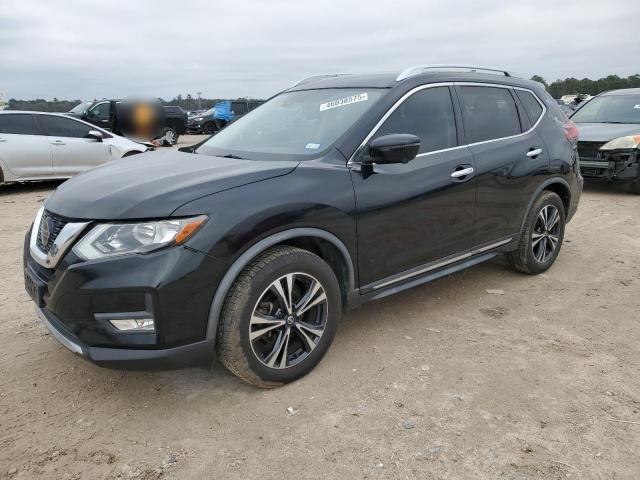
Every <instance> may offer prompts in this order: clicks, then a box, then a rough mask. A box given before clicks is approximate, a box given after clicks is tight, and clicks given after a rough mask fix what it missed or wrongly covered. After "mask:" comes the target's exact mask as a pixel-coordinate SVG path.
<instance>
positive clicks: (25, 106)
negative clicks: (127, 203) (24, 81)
mask: <svg viewBox="0 0 640 480" xmlns="http://www.w3.org/2000/svg"><path fill="white" fill-rule="evenodd" d="M531 80H535V81H536V82H540V83H543V84H544V85H545V87H546V88H547V90H548V92H549V93H550V94H551V95H552V96H553V97H554V98H560V97H561V96H563V95H570V94H573V93H576V94H579V93H588V94H590V95H597V94H598V93H602V92H606V91H608V90H617V89H620V88H640V74H635V75H630V76H628V77H619V76H617V75H609V76H607V77H604V78H600V79H598V80H591V79H590V78H583V79H582V80H579V79H577V78H573V77H569V78H565V79H564V80H555V81H554V82H551V83H547V81H546V80H545V79H544V78H543V77H541V76H540V75H534V76H533V77H531ZM159 100H160V102H162V104H164V105H178V106H180V107H182V108H183V109H184V110H198V109H200V108H202V109H208V108H211V107H213V106H214V105H215V104H216V103H218V102H219V101H220V100H222V99H219V98H200V99H198V98H194V97H192V96H191V95H190V94H187V95H186V96H185V97H183V96H182V95H178V96H176V97H174V98H172V99H171V100H164V99H162V98H161V99H159ZM238 100H241V99H238ZM79 103H80V100H59V99H57V98H54V99H53V100H45V99H43V98H37V99H35V100H17V99H15V98H10V99H9V100H8V102H7V104H8V105H7V109H8V110H29V111H39V112H68V111H69V110H71V109H72V108H73V107H75V106H76V105H78V104H79Z"/></svg>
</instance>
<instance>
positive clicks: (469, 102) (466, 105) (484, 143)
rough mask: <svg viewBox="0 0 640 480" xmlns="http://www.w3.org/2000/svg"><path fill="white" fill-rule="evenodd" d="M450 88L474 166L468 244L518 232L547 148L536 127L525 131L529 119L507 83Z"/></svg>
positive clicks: (546, 157) (545, 165)
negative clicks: (471, 229)
mask: <svg viewBox="0 0 640 480" xmlns="http://www.w3.org/2000/svg"><path fill="white" fill-rule="evenodd" d="M456 90H457V93H458V99H459V101H460V109H461V112H462V118H463V123H464V128H465V137H466V140H467V142H469V143H470V144H471V145H470V146H469V148H470V149H471V152H472V153H473V157H474V160H475V166H476V172H475V175H476V184H477V195H476V205H475V231H474V239H473V244H474V245H483V244H486V243H488V242H491V241H494V240H496V239H501V238H503V237H507V236H510V235H516V234H517V233H518V232H519V230H520V225H521V222H522V215H523V212H525V211H526V208H527V205H528V203H529V199H530V197H531V195H532V193H533V191H534V190H535V189H536V187H537V185H538V184H539V180H538V179H537V178H536V176H538V175H541V174H543V173H545V172H546V171H547V170H548V166H549V154H548V152H547V149H546V147H545V145H544V142H543V141H542V138H541V137H540V135H539V134H538V132H537V131H535V130H534V131H529V129H530V127H531V125H532V123H531V122H530V120H529V118H528V117H526V116H525V112H524V111H522V109H521V108H520V109H519V108H518V105H517V102H516V97H514V93H513V91H512V89H511V88H510V87H497V86H496V87H494V86H458V87H456ZM523 131H526V133H523ZM538 150H540V151H539V152H538ZM529 152H535V153H536V154H535V155H533V154H531V153H529ZM528 153H529V155H527V154H528Z"/></svg>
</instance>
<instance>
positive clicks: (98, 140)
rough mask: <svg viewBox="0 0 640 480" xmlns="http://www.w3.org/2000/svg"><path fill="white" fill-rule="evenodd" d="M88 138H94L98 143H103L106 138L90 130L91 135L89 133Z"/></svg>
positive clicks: (96, 131)
mask: <svg viewBox="0 0 640 480" xmlns="http://www.w3.org/2000/svg"><path fill="white" fill-rule="evenodd" d="M87 138H92V139H94V140H95V141H96V142H101V141H102V139H103V138H104V137H103V135H102V133H101V132H99V131H98V130H89V133H87Z"/></svg>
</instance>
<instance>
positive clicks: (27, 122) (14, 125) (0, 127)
mask: <svg viewBox="0 0 640 480" xmlns="http://www.w3.org/2000/svg"><path fill="white" fill-rule="evenodd" d="M0 133H14V134H18V135H40V132H39V131H38V127H37V126H36V122H35V120H34V119H33V115H29V114H27V113H24V114H22V113H10V114H8V115H0Z"/></svg>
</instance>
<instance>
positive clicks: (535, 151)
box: [527, 148, 542, 158]
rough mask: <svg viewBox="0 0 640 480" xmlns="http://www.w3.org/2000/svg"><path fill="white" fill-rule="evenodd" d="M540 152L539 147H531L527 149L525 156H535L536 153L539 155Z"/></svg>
mask: <svg viewBox="0 0 640 480" xmlns="http://www.w3.org/2000/svg"><path fill="white" fill-rule="evenodd" d="M541 153H542V149H541V148H532V149H531V150H529V151H528V152H527V157H529V158H536V157H537V156H538V155H540V154H541Z"/></svg>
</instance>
